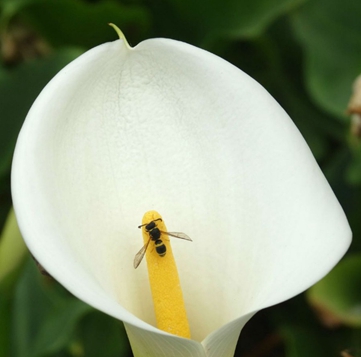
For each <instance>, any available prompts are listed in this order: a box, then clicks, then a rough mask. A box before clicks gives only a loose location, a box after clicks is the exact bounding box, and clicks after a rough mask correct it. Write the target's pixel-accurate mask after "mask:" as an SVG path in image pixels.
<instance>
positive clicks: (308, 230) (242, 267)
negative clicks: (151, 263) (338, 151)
mask: <svg viewBox="0 0 361 357" xmlns="http://www.w3.org/2000/svg"><path fill="white" fill-rule="evenodd" d="M12 190H13V198H14V205H15V209H16V215H17V219H18V221H19V225H20V228H21V231H22V233H23V236H24V238H25V240H26V243H27V245H28V247H29V249H30V250H31V252H32V253H33V255H34V256H35V257H36V259H37V260H38V261H39V262H40V263H41V264H42V265H43V266H44V267H45V268H46V269H47V270H48V272H49V273H50V274H51V275H52V276H53V277H55V278H56V279H57V280H58V281H59V282H60V283H61V284H63V285H64V286H65V287H66V288H67V289H68V290H69V291H70V292H72V293H73V294H74V295H76V296H77V297H78V298H80V299H82V300H84V301H85V302H87V303H88V304H90V305H92V306H94V307H96V308H98V309H99V310H102V311H104V312H105V313H107V314H109V315H111V316H114V317H116V318H118V319H120V320H122V321H124V323H125V326H126V329H127V333H128V336H129V338H130V341H131V344H132V348H133V352H134V355H135V356H136V357H145V356H150V357H162V356H164V357H170V356H177V357H178V356H181V357H188V356H189V357H190V356H192V357H195V356H212V357H219V356H222V357H230V356H233V353H234V348H235V345H236V342H237V339H238V336H239V333H240V331H241V329H242V327H243V326H244V324H245V323H246V322H247V321H248V320H249V319H250V318H251V316H252V315H254V314H255V313H256V312H257V311H258V310H260V309H263V308H265V307H267V306H270V305H273V304H276V303H278V302H281V301H283V300H286V299H289V298H290V297H292V296H294V295H296V294H298V293H300V292H301V291H303V290H305V289H307V288H308V287H309V286H310V285H312V284H314V283H315V282H316V281H317V280H319V279H320V278H322V277H323V276H324V275H325V274H326V273H327V272H328V271H329V270H330V269H331V268H332V267H333V266H334V265H335V264H336V262H337V261H338V260H339V259H340V258H341V256H342V255H343V254H344V252H345V251H346V249H347V247H348V245H349V243H350V239H351V232H350V228H349V226H348V223H347V220H346V218H345V216H344V213H343V211H342V209H341V207H340V205H339V203H338V202H337V200H336V198H335V196H334V194H333V193H332V191H331V189H330V187H329V185H328V183H327V182H326V180H325V178H324V176H323V175H322V173H321V171H320V169H319V167H318V166H317V163H316V162H315V160H314V159H313V157H312V155H311V152H310V150H309V148H308V147H307V145H306V143H305V141H304V140H303V138H302V137H301V135H300V133H299V132H298V130H297V128H296V127H295V125H294V124H293V122H292V121H291V120H290V118H289V117H288V116H287V114H286V113H285V112H284V111H283V109H282V108H281V107H280V106H279V105H278V104H277V103H276V102H275V100H274V99H273V98H272V97H271V96H270V95H269V94H268V93H267V92H266V91H265V89H264V88H262V87H261V86H260V85H259V84H258V83H257V82H255V81H254V80H253V79H252V78H250V77H249V76H248V75H246V74H245V73H243V72H242V71H240V70H239V69H237V68H236V67H234V66H232V65H231V64H229V63H227V62H226V61H224V60H222V59H221V58H219V57H217V56H214V55H212V54H210V53H208V52H205V51H203V50H201V49H198V48H195V47H192V46H190V45H188V44H185V43H182V42H177V41H173V40H168V39H152V40H147V41H144V42H142V43H140V44H139V45H137V46H136V47H135V48H130V47H129V46H128V45H127V44H126V43H125V41H124V40H122V39H120V40H117V41H114V42H112V43H106V44H103V45H101V46H98V47H96V48H94V49H92V50H90V51H88V52H87V53H85V54H84V55H82V56H81V57H79V58H78V59H77V60H75V61H74V62H72V63H71V64H70V65H68V66H67V67H65V68H64V69H63V70H62V71H61V72H60V73H59V74H58V75H57V76H56V77H55V78H54V79H53V80H52V81H51V82H50V83H49V84H48V85H47V86H46V88H45V89H44V90H43V91H42V93H41V94H40V96H39V97H38V99H37V100H36V102H35V103H34V105H33V107H32V108H31V110H30V112H29V114H28V116H27V118H26V120H25V123H24V126H23V128H22V131H21V133H20V135H19V139H18V142H17V146H16V152H15V156H14V163H13V172H12ZM151 209H155V210H157V211H159V213H160V214H162V216H163V218H164V219H165V222H166V224H167V227H168V229H169V230H175V231H182V232H185V233H187V234H188V235H189V236H190V237H191V238H192V239H193V242H192V243H186V244H185V243H184V242H182V241H180V242H178V240H173V241H172V245H173V251H174V254H175V257H176V261H177V265H178V270H179V274H180V278H181V282H182V288H183V295H184V299H185V303H186V308H187V312H188V317H189V323H190V328H191V333H192V339H191V340H189V339H183V338H180V337H176V336H173V335H169V334H166V333H164V332H162V331H160V330H158V329H157V328H156V327H153V325H154V312H153V307H152V299H151V296H150V288H149V282H148V280H147V271H146V265H145V264H143V265H141V266H140V267H139V268H138V269H137V270H135V269H134V268H133V259H134V255H135V253H136V252H137V251H138V250H139V248H140V247H141V246H142V238H141V234H140V231H139V230H138V229H137V226H138V225H139V224H140V223H141V219H142V216H143V214H144V213H145V212H146V211H148V210H151Z"/></svg>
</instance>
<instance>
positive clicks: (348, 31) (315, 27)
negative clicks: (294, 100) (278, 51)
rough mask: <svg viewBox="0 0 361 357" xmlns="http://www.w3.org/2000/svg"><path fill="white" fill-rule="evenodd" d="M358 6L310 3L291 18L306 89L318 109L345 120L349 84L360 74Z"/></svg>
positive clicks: (330, 0)
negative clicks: (302, 53) (303, 62)
mask: <svg viewBox="0 0 361 357" xmlns="http://www.w3.org/2000/svg"><path fill="white" fill-rule="evenodd" d="M360 13H361V2H360V1H354V0H314V1H310V2H308V3H307V4H306V5H305V6H304V7H302V8H300V10H299V11H298V12H296V13H295V15H294V17H293V24H294V28H295V30H296V32H297V35H298V37H299V39H300V41H301V43H302V44H303V46H304V50H305V55H306V81H307V87H308V89H309V91H310V93H311V95H312V97H313V98H314V100H315V101H317V102H318V104H319V105H320V106H322V107H323V108H324V109H325V110H327V111H328V112H330V113H332V114H334V115H336V116H338V117H344V118H345V111H346V108H347V104H348V101H349V99H350V96H351V92H352V84H353V81H354V80H355V78H356V77H357V75H359V74H360V73H361V41H360V33H361V22H360Z"/></svg>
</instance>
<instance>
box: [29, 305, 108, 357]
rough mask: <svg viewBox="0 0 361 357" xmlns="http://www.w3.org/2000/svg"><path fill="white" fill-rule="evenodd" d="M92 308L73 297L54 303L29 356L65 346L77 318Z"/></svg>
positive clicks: (36, 356) (70, 336) (39, 355)
mask: <svg viewBox="0 0 361 357" xmlns="http://www.w3.org/2000/svg"><path fill="white" fill-rule="evenodd" d="M92 310H93V308H91V307H90V306H89V305H86V304H85V303H83V302H82V301H80V300H75V299H67V300H65V301H63V302H61V303H59V304H57V305H55V306H54V307H53V308H52V309H51V310H50V311H49V313H48V315H47V316H46V317H45V318H44V320H43V322H42V326H41V328H40V330H39V333H38V335H37V336H36V339H35V340H34V346H33V349H32V353H31V354H30V356H32V357H41V356H46V355H48V354H50V353H54V352H57V351H60V350H61V349H63V348H65V347H67V346H68V345H69V344H70V342H71V341H72V339H73V336H74V332H75V328H76V325H77V323H78V322H79V320H80V319H81V318H82V317H83V316H84V315H85V314H86V313H88V312H90V311H92ZM103 347H104V346H103Z"/></svg>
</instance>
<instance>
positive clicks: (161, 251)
mask: <svg viewBox="0 0 361 357" xmlns="http://www.w3.org/2000/svg"><path fill="white" fill-rule="evenodd" d="M154 245H155V250H156V251H157V253H158V255H159V256H161V257H164V256H165V253H166V252H167V248H166V246H165V244H164V243H163V241H162V240H161V239H157V240H156V241H155V242H154Z"/></svg>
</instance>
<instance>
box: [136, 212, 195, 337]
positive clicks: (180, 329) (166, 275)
mask: <svg viewBox="0 0 361 357" xmlns="http://www.w3.org/2000/svg"><path fill="white" fill-rule="evenodd" d="M154 220H157V221H156V222H155V223H156V226H157V228H158V229H159V230H160V231H163V232H167V228H166V226H165V224H164V221H163V219H162V217H161V216H160V214H159V213H158V212H156V211H148V212H147V213H145V215H144V217H143V220H142V224H143V225H145V224H148V223H150V222H151V221H154ZM142 233H143V239H144V244H148V242H149V239H150V236H149V232H147V231H146V229H145V226H143V227H142ZM160 239H161V241H162V242H163V243H164V245H165V247H166V254H165V255H164V256H160V255H159V254H158V253H157V251H156V248H155V242H154V241H150V242H149V246H148V249H147V252H146V260H147V266H148V277H149V283H150V288H151V292H152V297H153V304H154V311H155V316H156V320H157V327H158V328H159V329H160V330H163V331H166V332H169V333H172V334H174V335H177V336H180V337H185V338H190V330H189V324H188V319H187V313H186V309H185V305H184V300H183V293H182V289H181V285H180V280H179V276H178V270H177V266H176V264H175V260H174V256H173V252H172V247H171V245H170V239H171V238H168V236H167V235H165V234H161V236H160Z"/></svg>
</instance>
